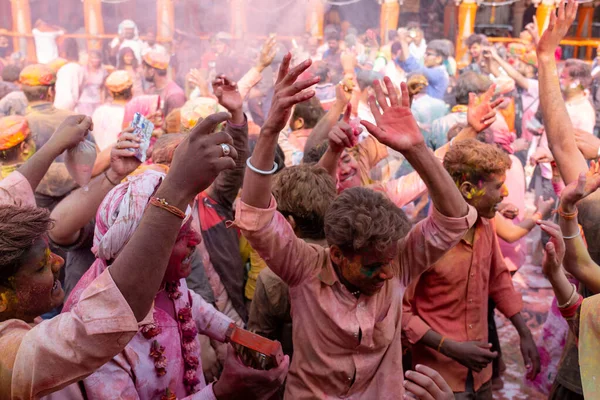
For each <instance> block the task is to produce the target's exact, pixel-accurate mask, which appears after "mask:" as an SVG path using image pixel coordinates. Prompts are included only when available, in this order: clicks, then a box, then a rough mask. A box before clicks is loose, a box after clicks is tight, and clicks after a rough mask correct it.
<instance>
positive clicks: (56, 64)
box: [46, 57, 69, 74]
mask: <svg viewBox="0 0 600 400" xmlns="http://www.w3.org/2000/svg"><path fill="white" fill-rule="evenodd" d="M68 62H69V61H67V60H65V59H64V58H61V57H58V58H55V59H54V60H52V61H50V62H49V63H48V64H46V65H47V66H48V67H49V68H50V69H51V70H52V71H54V73H55V74H56V73H57V72H58V70H59V69H61V68H62V67H63V66H64V65H66V64H67V63H68Z"/></svg>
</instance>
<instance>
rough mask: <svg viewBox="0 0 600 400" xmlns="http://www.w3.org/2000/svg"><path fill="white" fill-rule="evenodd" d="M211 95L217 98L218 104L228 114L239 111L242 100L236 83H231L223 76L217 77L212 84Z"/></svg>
mask: <svg viewBox="0 0 600 400" xmlns="http://www.w3.org/2000/svg"><path fill="white" fill-rule="evenodd" d="M212 87H213V93H214V94H215V96H217V99H218V100H219V104H221V105H222V106H223V107H225V108H226V109H227V111H229V112H230V113H233V112H234V111H237V110H241V109H242V105H243V103H244V100H243V99H242V96H241V94H240V92H239V90H238V87H237V83H235V82H232V81H231V80H230V79H229V78H227V77H226V76H225V75H219V76H218V77H217V78H216V79H215V80H214V81H213V82H212Z"/></svg>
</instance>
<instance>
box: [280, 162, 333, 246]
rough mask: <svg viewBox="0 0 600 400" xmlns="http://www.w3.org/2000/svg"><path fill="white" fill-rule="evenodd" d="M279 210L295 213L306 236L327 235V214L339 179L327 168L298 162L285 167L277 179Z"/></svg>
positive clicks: (295, 220) (295, 217) (309, 237)
mask: <svg viewBox="0 0 600 400" xmlns="http://www.w3.org/2000/svg"><path fill="white" fill-rule="evenodd" d="M273 196H274V197H275V200H276V201H277V210H278V211H279V212H280V213H281V214H282V215H283V216H285V217H287V216H292V217H293V218H294V222H295V223H296V228H297V229H298V230H299V231H300V232H301V236H302V238H306V239H313V240H321V239H324V238H325V222H324V221H325V214H326V212H327V210H328V209H329V206H330V205H331V203H332V202H333V199H335V196H336V189H335V182H334V181H333V178H332V177H331V176H330V175H329V173H328V172H327V171H326V170H325V169H324V168H316V167H314V166H310V165H296V166H293V167H290V168H285V169H284V170H283V171H281V173H279V174H277V175H276V176H275V178H274V182H273Z"/></svg>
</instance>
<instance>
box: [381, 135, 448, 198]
mask: <svg viewBox="0 0 600 400" xmlns="http://www.w3.org/2000/svg"><path fill="white" fill-rule="evenodd" d="M449 148H450V144H449V143H447V144H445V145H444V146H442V147H440V148H439V149H437V150H436V151H435V152H434V155H435V157H436V158H437V159H438V160H440V162H441V161H442V160H443V159H444V156H445V155H446V153H447V152H448V149H449ZM383 187H384V191H385V194H386V195H387V196H388V197H389V199H390V200H391V201H392V203H394V204H395V205H396V206H397V207H399V208H402V207H404V206H405V205H407V204H408V203H410V202H411V201H414V200H416V199H417V198H419V197H420V196H422V195H423V194H424V193H425V192H426V191H427V186H426V185H425V182H423V179H421V177H420V176H419V174H418V173H417V172H411V173H410V174H407V175H404V176H401V177H400V178H398V179H394V180H391V181H387V182H386V183H384V184H383Z"/></svg>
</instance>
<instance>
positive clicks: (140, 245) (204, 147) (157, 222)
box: [109, 113, 237, 321]
mask: <svg viewBox="0 0 600 400" xmlns="http://www.w3.org/2000/svg"><path fill="white" fill-rule="evenodd" d="M229 117H230V115H229V114H227V113H220V114H213V115H211V116H209V117H208V118H206V119H205V120H204V121H202V122H201V123H200V124H198V125H196V127H195V128H194V129H193V130H192V132H191V133H190V135H189V136H188V137H187V138H186V139H185V140H184V141H183V142H182V143H181V144H180V145H179V147H178V148H177V150H175V155H174V158H173V163H172V164H171V169H170V170H169V173H168V174H167V177H166V178H165V180H164V181H163V183H162V184H161V185H160V187H159V188H158V190H157V192H156V195H155V197H157V198H159V199H164V200H165V201H166V202H167V203H168V204H169V205H171V206H174V207H176V208H178V209H179V210H185V209H186V208H187V205H188V204H190V202H191V201H192V200H193V199H194V197H195V196H196V195H197V194H198V193H200V192H201V191H203V190H205V189H206V188H207V187H208V186H209V185H210V184H211V183H212V181H213V180H214V178H215V177H216V176H217V175H218V174H219V172H221V171H223V170H225V169H231V168H234V167H235V161H234V159H235V157H236V156H237V152H236V150H235V148H233V147H231V148H230V155H229V156H224V155H223V148H222V146H221V145H222V144H227V145H228V146H232V145H233V139H232V138H231V137H230V136H229V135H228V134H227V133H225V132H218V133H215V134H211V135H209V134H210V133H211V132H212V131H213V130H214V128H215V127H216V126H217V125H218V124H219V123H221V122H224V121H226V120H227V119H228V118H229ZM180 228H181V219H180V218H179V217H177V216H175V215H174V214H172V213H170V212H167V211H166V210H164V209H162V208H159V207H154V206H149V207H148V208H147V209H146V211H145V212H144V216H143V217H142V221H141V222H140V225H139V227H138V228H137V230H136V231H135V233H134V234H133V237H132V238H131V240H130V241H129V242H128V243H127V245H126V246H125V248H124V249H123V251H122V252H121V253H120V254H119V256H118V257H117V259H116V260H115V261H114V262H113V264H112V265H111V267H110V268H109V271H110V273H111V275H112V278H113V280H114V281H115V283H116V285H117V287H118V288H119V290H120V291H121V293H123V297H124V298H125V299H126V300H127V302H128V303H129V305H130V307H131V309H132V310H133V312H134V314H135V316H136V318H138V321H139V320H141V319H142V318H144V317H145V316H146V314H147V313H148V311H149V310H150V308H151V306H152V302H153V300H154V296H155V295H156V292H157V291H158V289H159V287H160V284H161V282H162V280H163V277H164V274H165V270H166V268H167V264H168V261H169V257H170V256H171V250H172V248H173V245H174V244H175V239H176V238H177V234H178V233H179V230H180ZM148 265H152V269H151V270H148ZM140 277H144V279H140Z"/></svg>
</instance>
